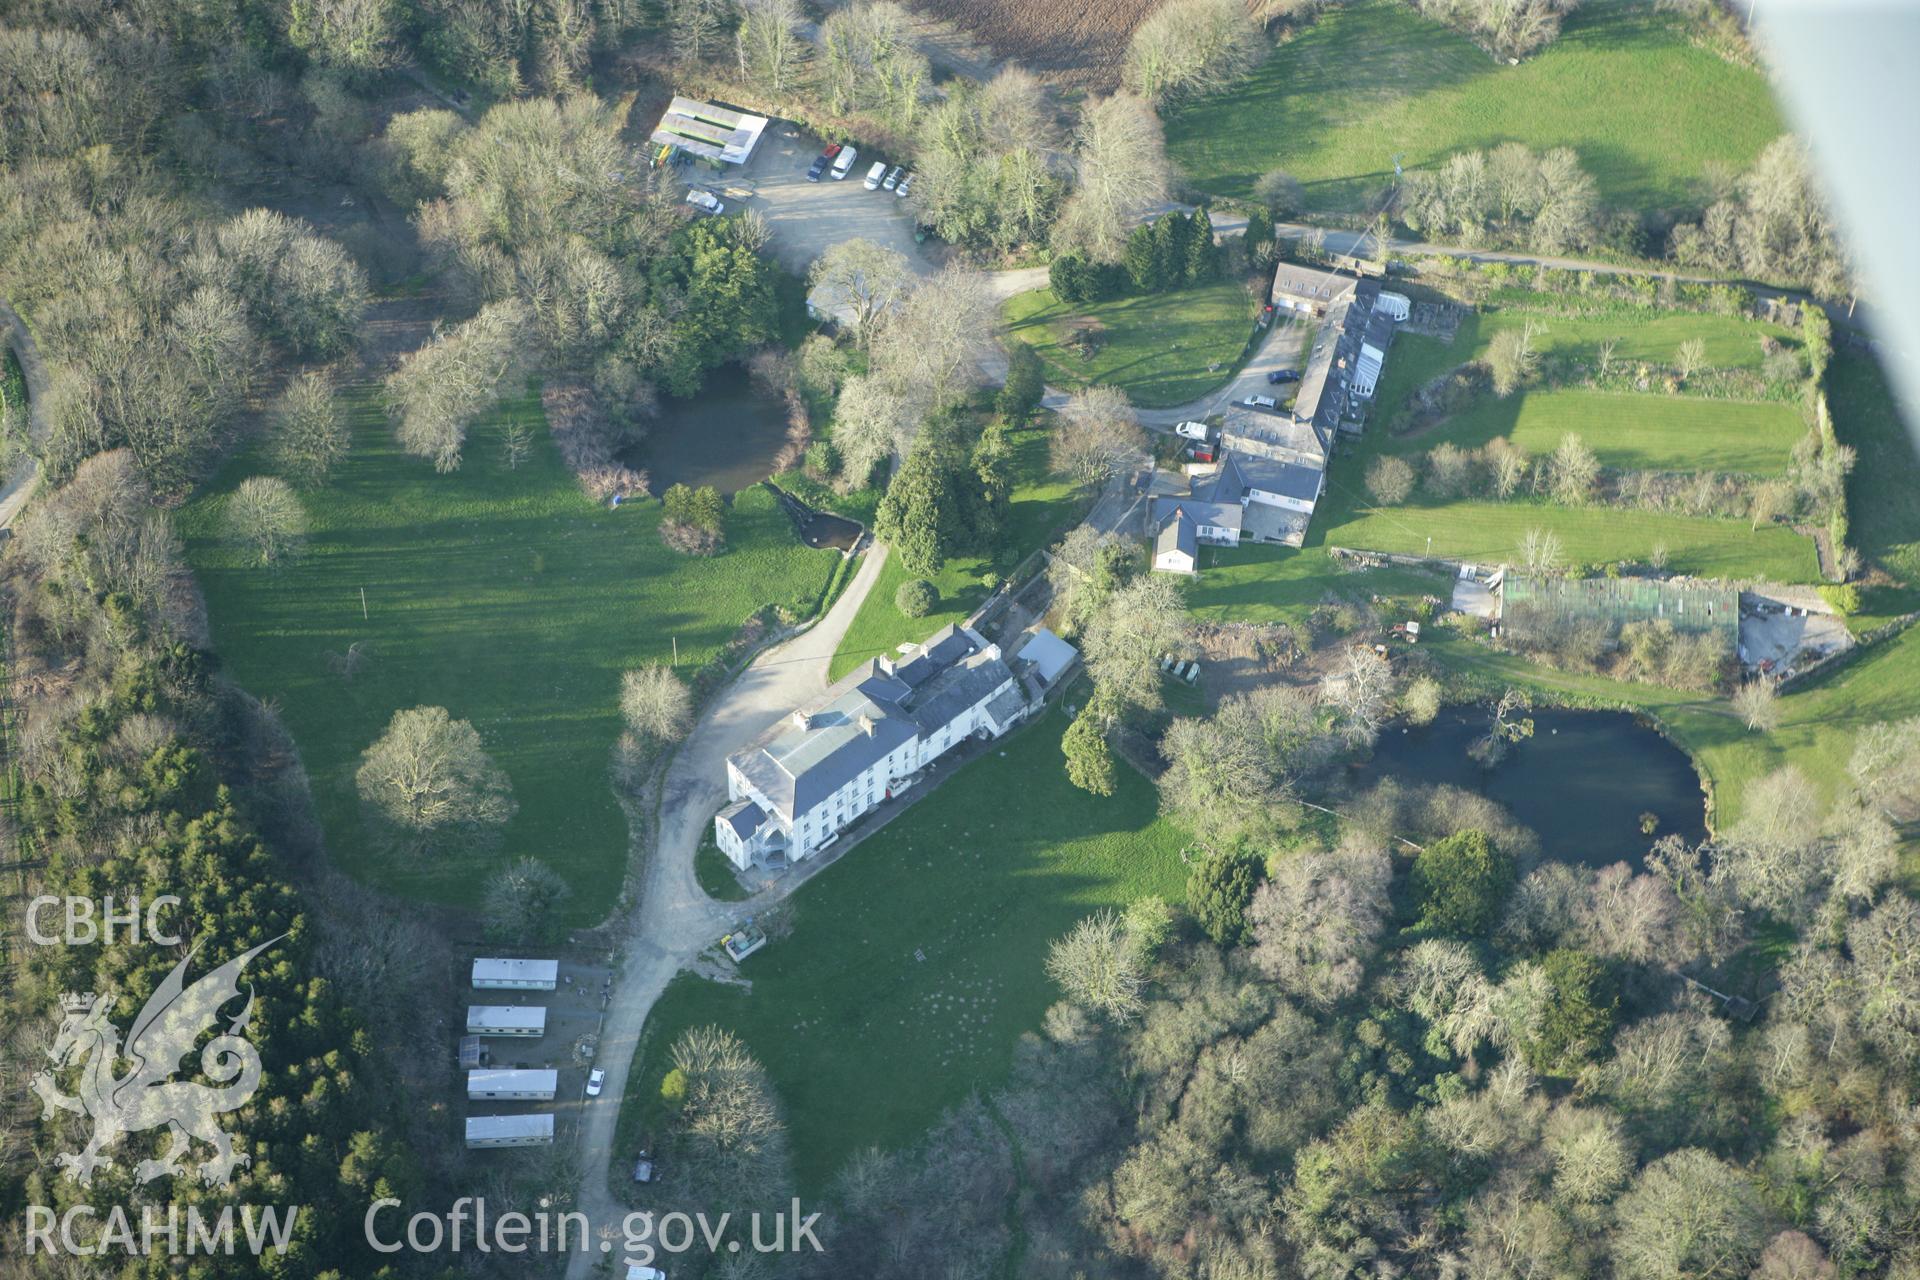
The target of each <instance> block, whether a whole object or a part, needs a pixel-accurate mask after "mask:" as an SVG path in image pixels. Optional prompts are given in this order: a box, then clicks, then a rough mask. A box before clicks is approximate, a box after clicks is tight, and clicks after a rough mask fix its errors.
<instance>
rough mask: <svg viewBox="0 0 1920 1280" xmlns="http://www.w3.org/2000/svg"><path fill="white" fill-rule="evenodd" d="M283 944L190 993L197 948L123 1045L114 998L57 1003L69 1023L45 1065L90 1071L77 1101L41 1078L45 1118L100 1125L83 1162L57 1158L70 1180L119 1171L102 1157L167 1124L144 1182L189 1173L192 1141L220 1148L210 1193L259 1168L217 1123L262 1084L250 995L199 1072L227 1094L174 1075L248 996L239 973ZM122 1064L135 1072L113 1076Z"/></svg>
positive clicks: (205, 1169) (142, 1171)
mask: <svg viewBox="0 0 1920 1280" xmlns="http://www.w3.org/2000/svg"><path fill="white" fill-rule="evenodd" d="M284 936H285V935H284V934H283V935H282V937H284ZM278 941H280V939H279V938H275V939H273V940H272V941H269V942H263V943H261V944H260V945H259V946H257V947H255V948H254V949H253V950H251V951H248V952H246V953H245V954H243V955H240V956H236V957H235V958H234V959H232V960H229V961H228V962H227V963H225V964H223V965H221V966H220V967H219V968H218V969H215V970H214V971H213V972H212V973H209V974H207V975H206V976H205V977H203V978H201V979H200V980H199V981H197V982H195V983H194V984H193V985H192V986H187V985H186V983H185V975H186V971H187V965H188V964H190V963H191V962H192V960H193V957H194V955H195V954H196V953H197V952H198V951H199V948H198V947H195V948H194V950H193V951H191V952H189V953H188V954H187V956H186V958H185V959H184V960H182V961H181V962H180V963H179V964H177V965H175V966H174V967H173V972H171V973H169V974H168V975H167V977H166V980H165V981H163V982H162V983H161V984H160V986H159V988H158V989H156V990H155V991H154V993H153V995H152V996H150V997H149V998H148V1000H147V1003H146V1005H145V1006H144V1007H143V1008H142V1009H141V1010H140V1015H139V1016H138V1017H137V1018H135V1019H134V1020H133V1027H132V1030H131V1031H129V1032H128V1034H127V1039H126V1043H125V1044H124V1045H122V1044H121V1041H120V1029H119V1028H118V1027H116V1026H114V1025H113V1023H112V1022H110V1021H108V1020H107V1014H108V1011H109V1010H111V1009H112V1008H113V993H112V992H107V993H106V994H104V995H100V996H96V995H94V994H93V993H92V992H88V993H87V994H85V995H75V994H71V993H70V994H68V995H64V996H62V997H60V1006H61V1008H62V1010H63V1011H64V1012H65V1014H66V1017H65V1020H64V1021H63V1022H62V1023H61V1024H60V1034H59V1036H58V1037H57V1038H56V1039H55V1040H54V1044H53V1047H52V1048H51V1049H49V1050H47V1057H48V1058H50V1059H52V1061H53V1064H54V1071H61V1070H65V1069H67V1068H69V1067H73V1066H75V1065H78V1064H80V1063H82V1062H84V1063H85V1064H86V1065H85V1066H84V1067H83V1068H82V1070H81V1072H80V1084H79V1089H80V1092H79V1094H78V1095H73V1096H70V1095H68V1094H64V1093H62V1092H60V1087H59V1085H57V1084H56V1083H55V1082H54V1077H53V1071H42V1072H40V1073H39V1074H38V1075H36V1076H34V1078H33V1090H34V1092H35V1093H37V1094H39V1095H40V1100H41V1101H42V1102H43V1103H45V1105H46V1110H45V1111H44V1112H42V1114H41V1118H42V1119H49V1120H50V1119H52V1118H53V1113H54V1112H55V1111H56V1110H59V1111H70V1112H72V1113H73V1114H75V1115H84V1116H90V1117H91V1118H92V1119H93V1137H92V1138H91V1139H90V1140H89V1141H88V1142H87V1146H86V1149H85V1150H84V1151H81V1152H80V1153H79V1154H78V1155H75V1154H74V1153H72V1152H66V1151H63V1152H61V1153H60V1155H59V1156H58V1157H56V1160H55V1163H56V1164H58V1165H59V1167H60V1168H61V1169H62V1170H64V1172H65V1176H66V1177H68V1178H71V1179H72V1180H73V1181H75V1182H77V1183H79V1184H80V1185H81V1186H85V1185H87V1184H88V1183H89V1182H91V1181H92V1180H93V1171H94V1170H95V1169H98V1168H101V1167H102V1166H105V1167H109V1168H110V1167H112V1165H113V1161H112V1159H111V1158H110V1157H107V1156H104V1155H102V1154H101V1152H103V1151H105V1150H106V1149H107V1148H108V1147H111V1146H113V1145H114V1144H115V1143H116V1142H118V1141H119V1140H120V1139H121V1137H122V1136H123V1135H125V1134H129V1133H141V1132H144V1131H146V1130H148V1129H158V1128H160V1127H161V1126H163V1125H164V1126H166V1128H167V1129H168V1130H170V1131H171V1133H172V1141H171V1143H170V1145H169V1146H168V1148H167V1151H166V1153H165V1154H164V1155H163V1156H161V1158H160V1159H158V1160H142V1161H140V1163H139V1164H138V1165H136V1166H135V1167H134V1177H135V1178H136V1179H138V1180H139V1181H140V1182H151V1181H153V1180H154V1179H155V1178H158V1177H161V1176H163V1175H164V1176H170V1175H173V1174H178V1173H180V1172H182V1165H181V1160H182V1158H183V1157H184V1156H186V1154H187V1153H188V1151H189V1150H191V1148H192V1146H193V1139H195V1138H198V1139H199V1140H200V1141H202V1142H204V1143H207V1144H208V1145H210V1146H212V1147H213V1151H214V1154H213V1156H212V1157H211V1158H210V1159H208V1160H206V1161H203V1162H202V1163H201V1164H200V1166H199V1173H200V1180H201V1181H202V1182H204V1183H206V1184H207V1185H208V1186H226V1185H227V1183H228V1182H230V1181H231V1180H232V1178H233V1171H234V1170H235V1169H236V1168H238V1167H240V1166H242V1165H246V1164H250V1163H252V1160H253V1157H251V1156H249V1155H247V1154H246V1153H245V1152H241V1151H235V1150H234V1149H233V1135H231V1134H229V1133H227V1132H226V1131H225V1130H223V1129H222V1128H221V1127H220V1124H219V1120H218V1116H219V1115H220V1113H221V1112H223V1111H232V1110H234V1109H236V1108H238V1107H242V1106H245V1105H246V1103H247V1100H248V1099H249V1098H251V1097H252V1096H253V1093H254V1090H255V1089H257V1088H259V1086H260V1053H259V1051H258V1050H256V1049H255V1048H254V1047H253V1045H252V1044H251V1043H249V1042H248V1041H247V1040H246V1039H245V1037H244V1036H243V1034H242V1033H243V1032H245V1030H246V1028H247V1024H248V1023H249V1022H250V1021H251V1020H252V1017H253V992H252V989H251V988H249V989H248V990H247V992H246V993H245V994H246V997H247V1003H246V1007H245V1008H243V1009H242V1010H241V1011H240V1013H239V1015H238V1016H237V1017H235V1018H233V1019H232V1020H231V1021H230V1022H229V1023H228V1025H227V1029H226V1030H225V1031H224V1032H222V1033H221V1034H219V1035H216V1036H214V1037H213V1039H211V1040H209V1041H207V1043H206V1045H205V1046H204V1047H203V1048H202V1049H201V1050H200V1070H201V1071H202V1073H204V1074H205V1076H206V1077H207V1078H208V1079H209V1080H212V1081H214V1082H215V1084H218V1085H220V1086H222V1087H220V1088H213V1087H210V1086H208V1085H204V1084H199V1083H195V1082H193V1081H186V1080H175V1079H174V1078H173V1077H174V1075H175V1074H176V1073H177V1072H178V1071H179V1070H180V1060H181V1059H182V1058H185V1057H186V1056H187V1055H188V1054H190V1053H192V1052H193V1049H194V1046H195V1045H196V1044H198V1043H199V1041H200V1037H201V1036H202V1035H204V1034H205V1033H206V1032H208V1031H212V1030H214V1029H215V1028H217V1027H218V1026H219V1024H220V1008H221V1006H222V1005H225V1004H226V1003H228V1002H229V1001H231V1000H235V999H237V998H238V997H239V996H240V995H241V994H242V993H241V990H240V974H241V971H242V970H244V969H245V968H246V967H247V963H248V961H250V960H252V959H253V958H254V957H255V956H257V955H259V954H260V953H261V952H262V951H265V950H266V949H267V948H268V947H270V946H272V945H273V944H274V943H275V942H278ZM121 1060H125V1061H128V1062H130V1063H131V1064H132V1065H131V1066H130V1067H129V1068H128V1070H127V1072H126V1074H124V1075H118V1076H116V1075H115V1074H114V1067H115V1065H116V1063H118V1062H119V1061H121Z"/></svg>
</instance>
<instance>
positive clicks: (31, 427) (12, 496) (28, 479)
mask: <svg viewBox="0 0 1920 1280" xmlns="http://www.w3.org/2000/svg"><path fill="white" fill-rule="evenodd" d="M0 343H4V344H5V345H7V346H10V347H12V348H13V352H14V354H15V355H16V356H18V357H19V358H20V372H21V375H22V376H23V377H25V378H26V380H27V430H28V431H29V432H31V433H32V435H33V444H34V447H35V448H36V449H38V448H41V447H43V446H45V444H46V443H47V368H46V366H45V365H44V364H42V363H41V362H40V348H39V347H38V346H36V345H34V341H33V331H32V330H30V329H28V328H27V324H26V321H24V320H22V319H21V318H20V316H19V314H18V313H16V312H15V311H14V309H13V308H12V307H11V306H9V305H8V303H7V300H6V299H5V298H0ZM39 487H40V463H39V461H38V460H37V459H35V458H33V457H31V456H23V457H22V458H21V459H20V462H19V464H18V465H17V466H15V467H14V469H13V474H12V475H11V476H9V477H7V483H6V486H5V487H4V488H0V529H4V528H7V527H8V526H10V525H11V524H12V523H13V521H14V517H16V516H18V515H19V514H20V511H21V509H22V508H23V507H25V506H26V505H27V499H29V498H31V497H32V496H33V493H34V490H36V489H38V488H39Z"/></svg>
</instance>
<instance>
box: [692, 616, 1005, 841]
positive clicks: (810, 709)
mask: <svg viewBox="0 0 1920 1280" xmlns="http://www.w3.org/2000/svg"><path fill="white" fill-rule="evenodd" d="M1028 709H1029V704H1028V700H1027V695H1026V692H1025V690H1024V689H1023V687H1022V683H1021V680H1020V679H1019V678H1018V677H1016V676H1015V674H1014V671H1013V668H1012V667H1011V666H1009V665H1008V663H1007V662H1006V660H1005V659H1003V658H1002V657H1001V655H1000V646H998V645H996V644H990V643H988V642H987V641H986V640H985V639H984V638H982V637H981V635H980V634H979V633H978V632H976V631H973V630H971V629H970V628H966V627H960V626H948V627H945V628H943V629H942V630H940V631H939V632H937V633H936V634H935V635H934V636H933V638H932V639H930V640H928V641H927V642H926V643H925V644H922V645H919V646H917V647H915V648H914V649H912V650H911V651H909V652H907V653H905V654H903V655H902V657H901V658H900V659H899V660H898V661H894V660H891V659H888V658H873V659H869V660H868V661H867V662H865V663H863V664H861V666H860V667H859V668H858V669H856V670H854V671H853V672H851V673H849V674H848V675H846V676H845V677H843V678H842V679H841V680H840V681H839V682H838V683H837V684H835V685H834V686H833V687H832V688H830V689H828V690H827V691H826V693H824V694H822V695H821V697H820V698H819V699H818V700H816V701H815V702H814V703H813V704H811V705H809V706H806V707H802V708H800V709H799V710H796V711H795V712H793V714H792V715H790V716H788V717H787V718H786V719H784V720H782V721H781V722H780V723H778V724H776V725H774V726H773V727H772V728H771V729H769V730H767V732H766V733H764V734H762V735H761V736H760V739H759V740H758V741H757V742H755V743H754V744H753V745H752V746H751V747H748V748H747V749H746V750H745V751H742V752H739V753H737V754H735V755H733V756H731V757H729V758H728V760H727V796H728V799H729V800H730V801H731V803H730V804H728V805H727V807H726V808H725V809H722V810H721V811H720V814H719V816H718V817H717V818H715V819H714V837H715V839H716V840H717V841H718V842H719V845H720V849H721V852H723V853H725V854H726V855H727V857H728V858H729V859H731V860H732V861H733V864H734V865H735V866H737V867H740V868H742V869H745V868H746V867H748V866H750V865H752V864H753V863H754V862H755V861H759V862H762V863H770V864H773V865H779V864H781V863H782V862H789V863H790V862H799V861H801V860H802V859H805V858H808V857H811V856H812V855H813V854H814V853H817V852H818V851H819V850H821V849H823V848H825V847H826V846H827V845H829V844H831V843H833V841H834V840H836V839H837V838H839V834H840V832H841V831H842V830H843V829H844V828H845V827H846V826H847V824H848V823H850V822H852V821H853V820H854V819H855V818H858V817H859V816H860V815H861V814H863V813H865V812H867V811H868V810H869V809H872V808H873V807H874V806H875V805H877V804H879V803H880V802H881V801H883V800H886V799H887V798H889V797H890V796H892V795H893V794H894V793H895V792H896V791H899V790H902V789H904V788H905V787H907V786H910V785H912V783H913V782H914V780H915V779H916V778H917V776H918V774H919V772H920V770H921V769H923V768H925V767H926V766H927V765H928V764H931V763H932V762H933V761H935V760H937V759H939V758H940V757H941V756H942V755H944V754H946V753H947V752H948V751H950V750H952V749H953V748H954V747H955V746H957V745H959V744H960V743H962V742H965V741H966V740H967V739H968V738H969V737H972V736H975V735H979V736H981V737H986V738H997V737H999V736H1000V735H1001V734H1003V733H1005V732H1006V731H1007V730H1008V729H1010V728H1012V727H1013V726H1014V725H1015V724H1017V723H1019V722H1020V721H1021V720H1022V719H1023V718H1025V716H1026V715H1027V712H1028Z"/></svg>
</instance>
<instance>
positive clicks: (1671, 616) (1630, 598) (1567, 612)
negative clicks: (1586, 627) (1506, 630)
mask: <svg viewBox="0 0 1920 1280" xmlns="http://www.w3.org/2000/svg"><path fill="white" fill-rule="evenodd" d="M1500 620H1501V622H1502V624H1503V625H1506V626H1509V627H1514V628H1518V629H1521V630H1526V629H1527V628H1529V627H1538V626H1549V625H1553V624H1556V623H1579V622H1586V621H1599V622H1602V623H1604V624H1606V627H1607V630H1608V633H1609V634H1614V635H1617V634H1618V633H1619V631H1620V628H1621V627H1623V626H1625V625H1626V624H1627V623H1629V622H1661V621H1664V622H1669V623H1672V624H1673V629H1674V630H1675V631H1677V632H1680V633H1681V634H1683V635H1711V636H1713V637H1714V638H1715V639H1716V641H1717V642H1718V643H1719V644H1720V646H1721V647H1722V649H1723V651H1724V652H1726V653H1729V654H1730V653H1732V652H1733V651H1734V647H1735V645H1736V644H1737V643H1738V642H1739V639H1740V593H1739V591H1738V589H1737V588H1735V587H1733V586H1731V585H1729V584H1727V583H1724V582H1704V581H1701V580H1699V579H1696V578H1667V579H1661V578H1546V577H1539V576H1535V575H1532V574H1524V573H1508V574H1506V575H1505V580H1504V581H1503V582H1502V583H1501V586H1500Z"/></svg>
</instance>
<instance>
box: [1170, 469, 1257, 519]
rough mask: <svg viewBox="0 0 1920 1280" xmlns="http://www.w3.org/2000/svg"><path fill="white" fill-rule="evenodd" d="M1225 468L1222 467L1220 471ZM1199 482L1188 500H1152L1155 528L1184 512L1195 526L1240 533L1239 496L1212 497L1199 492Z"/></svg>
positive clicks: (1196, 482) (1195, 483)
mask: <svg viewBox="0 0 1920 1280" xmlns="http://www.w3.org/2000/svg"><path fill="white" fill-rule="evenodd" d="M1225 470H1226V467H1225V466H1224V465H1222V467H1221V471H1225ZM1200 484H1201V481H1198V480H1196V481H1195V482H1194V494H1193V496H1192V497H1190V498H1155V499H1154V500H1153V523H1154V525H1155V527H1158V526H1160V525H1163V524H1165V523H1166V522H1167V521H1169V520H1171V519H1172V518H1173V514H1174V512H1175V511H1181V512H1184V513H1185V514H1186V515H1187V516H1188V517H1189V518H1190V519H1191V520H1192V521H1193V523H1194V525H1195V526H1196V534H1197V532H1198V529H1197V526H1199V525H1203V524H1205V525H1212V526H1213V527H1215V528H1217V529H1232V530H1233V531H1234V532H1235V533H1238V532H1239V531H1240V519H1241V512H1240V495H1239V494H1238V493H1234V494H1232V495H1231V496H1228V497H1213V496H1210V495H1208V494H1202V493H1201V492H1200V491H1199V486H1200Z"/></svg>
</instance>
